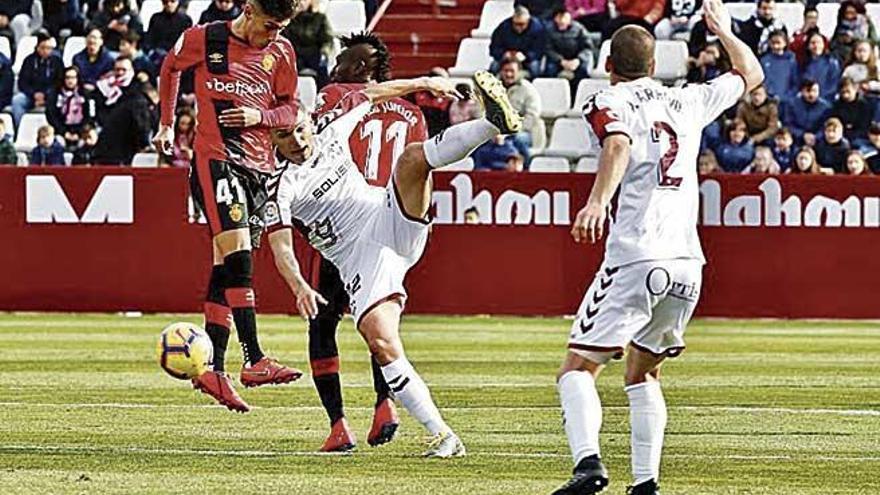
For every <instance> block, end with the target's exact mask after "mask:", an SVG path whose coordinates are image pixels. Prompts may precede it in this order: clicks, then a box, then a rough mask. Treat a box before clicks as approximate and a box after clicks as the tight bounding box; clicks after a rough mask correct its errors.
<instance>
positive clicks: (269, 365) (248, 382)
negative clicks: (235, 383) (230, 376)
mask: <svg viewBox="0 0 880 495" xmlns="http://www.w3.org/2000/svg"><path fill="white" fill-rule="evenodd" d="M301 376H302V371H300V370H297V369H294V368H288V367H287V366H284V365H283V364H281V363H279V362H278V361H276V360H274V359H272V358H270V357H265V356H264V357H263V359H260V360H259V361H257V363H256V364H254V365H252V366H247V365H242V367H241V384H242V385H244V386H245V387H259V386H260V385H270V384H276V385H280V384H282V383H290V382H294V381H296V380H299V378H300V377H301Z"/></svg>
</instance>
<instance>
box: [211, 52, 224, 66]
mask: <svg viewBox="0 0 880 495" xmlns="http://www.w3.org/2000/svg"><path fill="white" fill-rule="evenodd" d="M208 61H209V62H211V63H212V64H222V63H223V54H222V53H220V52H214V53H212V54H210V55H208Z"/></svg>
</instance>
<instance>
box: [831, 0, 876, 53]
mask: <svg viewBox="0 0 880 495" xmlns="http://www.w3.org/2000/svg"><path fill="white" fill-rule="evenodd" d="M859 40H866V41H870V42H872V43H876V42H877V31H876V29H875V28H874V23H873V22H871V19H870V18H869V17H868V16H867V15H866V13H865V5H864V3H862V2H855V1H852V0H844V1H843V2H840V9H838V10H837V27H836V28H834V35H833V36H832V37H831V52H832V54H834V56H836V57H837V59H838V60H846V59H847V58H849V53H850V51H852V47H853V43H855V42H856V41H859Z"/></svg>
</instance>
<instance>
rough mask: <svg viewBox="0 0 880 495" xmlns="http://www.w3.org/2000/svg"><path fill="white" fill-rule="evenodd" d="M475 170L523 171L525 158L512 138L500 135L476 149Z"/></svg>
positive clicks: (474, 153) (474, 154)
mask: <svg viewBox="0 0 880 495" xmlns="http://www.w3.org/2000/svg"><path fill="white" fill-rule="evenodd" d="M471 157H472V158H473V160H474V170H507V171H510V172H521V171H522V166H523V159H522V156H520V154H519V152H518V151H517V150H516V146H514V145H513V142H512V140H511V139H509V138H506V137H504V136H501V135H498V136H495V138H494V139H492V140H489V141H487V142H485V143H483V145H482V146H480V147H479V148H477V149H476V150H474V152H473V154H472V155H471Z"/></svg>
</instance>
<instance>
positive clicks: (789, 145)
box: [773, 127, 795, 171]
mask: <svg viewBox="0 0 880 495" xmlns="http://www.w3.org/2000/svg"><path fill="white" fill-rule="evenodd" d="M794 151H795V150H794V138H793V137H792V136H791V131H789V130H788V128H787V127H783V128H782V129H779V130H778V131H776V136H775V137H774V138H773V159H774V160H776V163H778V164H779V166H780V167H781V168H782V170H783V171H785V170H788V169H789V167H791V163H792V162H793V161H794V154H795V153H794Z"/></svg>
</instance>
